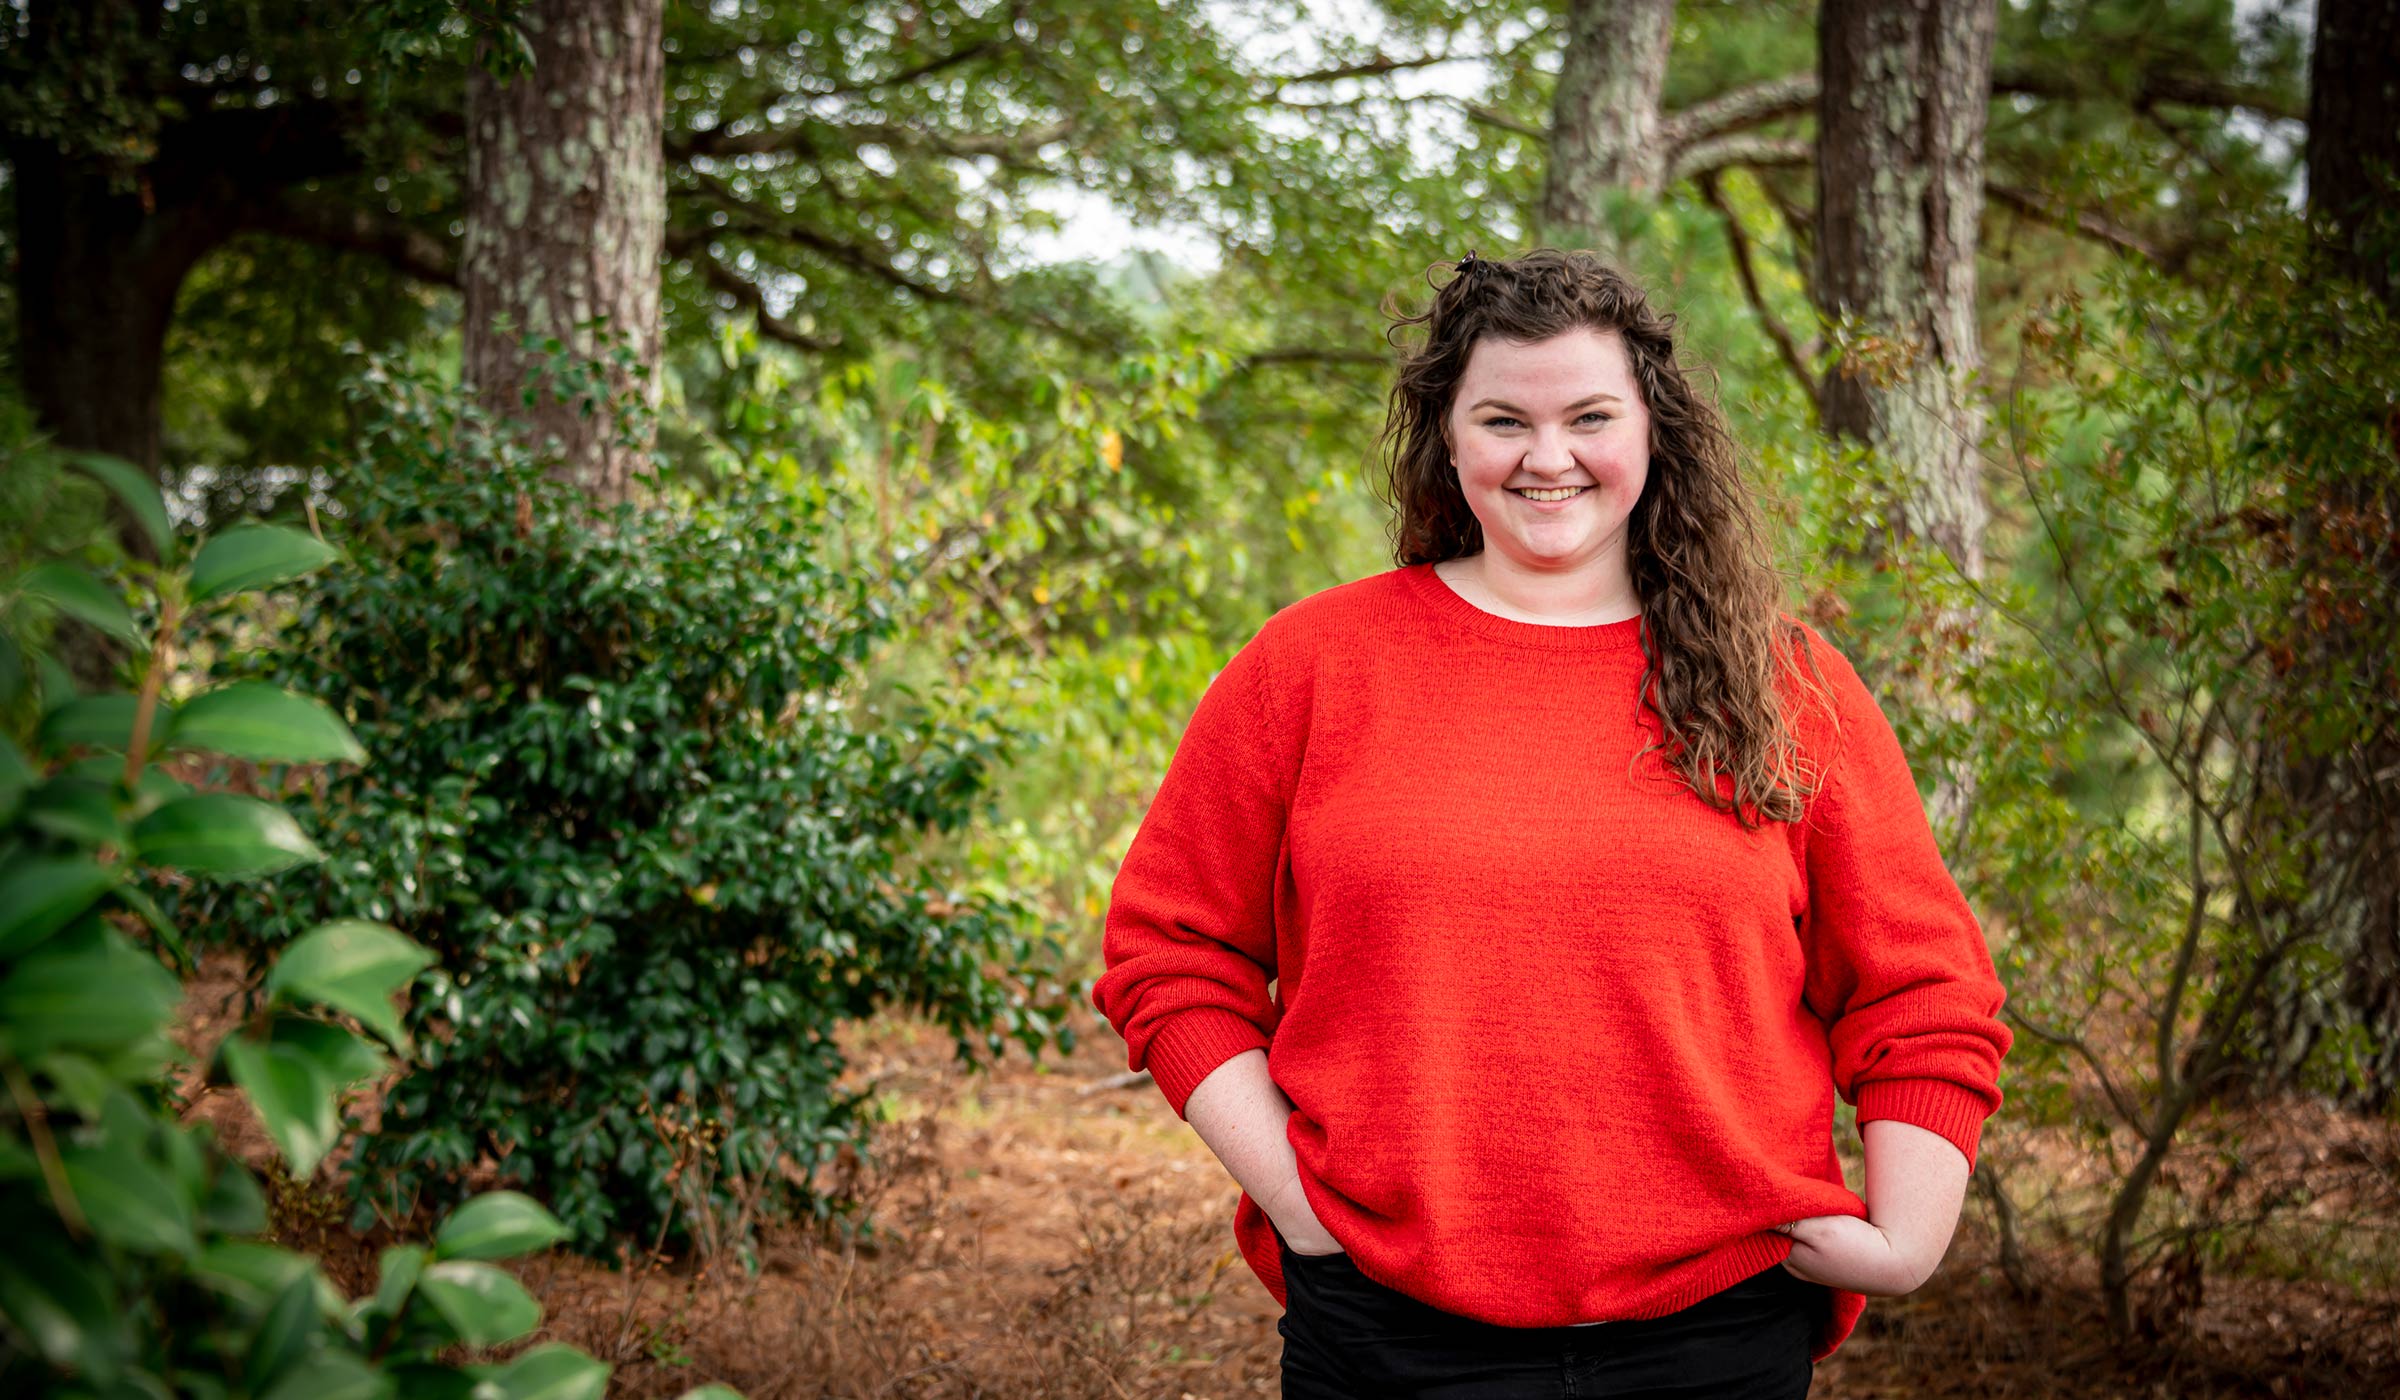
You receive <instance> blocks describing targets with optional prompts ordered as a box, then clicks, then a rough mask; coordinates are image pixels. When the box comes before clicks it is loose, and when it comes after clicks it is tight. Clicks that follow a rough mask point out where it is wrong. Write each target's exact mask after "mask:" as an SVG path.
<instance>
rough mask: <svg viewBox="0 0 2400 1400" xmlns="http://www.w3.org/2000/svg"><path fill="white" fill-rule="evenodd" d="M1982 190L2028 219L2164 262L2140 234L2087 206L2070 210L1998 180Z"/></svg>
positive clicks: (2154, 260) (1996, 201) (1987, 184)
mask: <svg viewBox="0 0 2400 1400" xmlns="http://www.w3.org/2000/svg"><path fill="white" fill-rule="evenodd" d="M1983 192H1984V194H1986V195H1987V196H1989V197H1990V198H1991V200H1992V202H1993V203H1995V204H2002V205H2006V206H2007V207H2009V208H2011V209H2014V210H2016V211H2017V212H2018V213H2020V214H2023V215H2024V216H2026V217H2027V218H2029V219H2034V220H2037V221H2039V222H2041V223H2045V224H2048V225H2050V226H2051V227H2053V228H2062V229H2065V230H2067V231H2068V232H2070V233H2080V234H2082V235H2083V236H2084V237H2086V238H2090V239H2094V240H2096V241H2098V242H2101V243H2105V244H2107V245H2108V246H2110V247H2112V248H2114V249H2116V250H2117V251H2118V252H2121V253H2137V254H2139V255H2141V256H2142V257H2144V258H2147V259H2148V260H2150V261H2151V262H2155V263H2163V262H2164V261H2165V259H2163V258H2162V257H2161V256H2160V254H2159V250H2158V249H2157V248H2155V247H2153V246H2151V244H2150V243H2149V242H2148V240H2146V239H2144V238H2143V237H2142V236H2141V235H2140V234H2137V233H2135V232H2133V231H2132V230H2130V229H2127V228H2124V227H2122V226H2121V225H2118V224H2114V223H2111V222H2109V221H2108V220H2107V219H2104V218H2102V217H2101V216H2099V215H2098V214H2095V213H2092V212H2091V211H2090V210H2088V209H2069V208H2066V207H2065V206H2063V205H2061V204H2058V203H2057V202H2055V201H2052V200H2048V199H2044V198H2042V197H2041V196H2039V195H2036V194H2034V193H2032V192H2030V191H2027V190H2020V189H2017V188H2015V187H2013V186H2010V185H2003V184H2001V183H1999V182H1998V181H1994V180H1987V181H1985V182H1984V186H1983Z"/></svg>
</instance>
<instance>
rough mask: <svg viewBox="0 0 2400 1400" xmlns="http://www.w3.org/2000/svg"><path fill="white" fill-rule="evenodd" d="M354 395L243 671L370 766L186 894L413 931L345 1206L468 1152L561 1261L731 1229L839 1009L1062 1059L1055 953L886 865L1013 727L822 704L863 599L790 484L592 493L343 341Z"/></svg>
mask: <svg viewBox="0 0 2400 1400" xmlns="http://www.w3.org/2000/svg"><path fill="white" fill-rule="evenodd" d="M553 379H554V380H555V381H557V382H575V376H573V375H571V374H554V375H553ZM583 382H588V383H591V384H594V385H597V384H598V383H599V382H600V381H599V379H598V377H597V376H596V375H585V376H583ZM356 392H357V397H358V399H359V401H360V405H361V410H362V413H363V415H364V421H365V427H364V430H363V435H362V438H361V441H360V443H359V446H358V450H357V452H356V454H355V456H354V458H353V459H352V460H351V461H349V462H348V463H347V465H346V466H345V467H343V468H342V469H340V470H338V471H336V472H335V473H334V474H333V477H332V480H331V481H330V483H329V485H328V487H327V495H326V500H327V505H326V510H327V512H328V513H329V514H332V515H336V516H338V518H339V520H340V527H339V528H340V529H341V531H342V532H343V535H344V537H345V539H346V540H347V542H348V543H349V544H350V546H351V550H350V558H349V560H348V561H347V562H346V563H345V564H344V565H342V566H341V567H339V568H337V569H336V570H334V571H332V572H331V574H330V575H329V576H328V578H327V580H326V582H325V584H324V586H323V587H322V588H321V589H319V590H318V591H317V592H316V594H315V595H314V596H313V597H312V598H310V599H309V600H308V601H307V602H306V604H305V605H304V606H303V607H302V608H301V609H300V610H299V611H298V613H297V614H296V615H295V617H294V618H293V620H292V623H291V625H290V627H289V628H288V629H287V631H286V632H285V634H284V641H283V644H282V645H280V646H278V647H277V648H275V649H273V650H272V651H271V652H269V653H267V654H266V659H267V660H268V661H270V662H271V663H272V665H271V668H270V671H271V674H272V675H273V677H274V678H275V679H276V680H277V681H279V682H281V683H284V684H289V685H291V686H294V687H295V688H297V689H300V690H302V691H306V692H310V693H313V694H316V695H318V696H320V697H322V698H323V699H324V700H325V701H327V702H328V703H329V704H331V705H332V706H333V707H334V708H335V709H337V710H340V711H342V712H343V713H345V714H347V715H348V716H349V717H350V719H351V722H352V723H353V724H354V725H355V726H356V728H357V730H358V732H359V734H360V735H361V736H362V737H363V738H364V740H365V741H366V742H367V744H368V745H369V747H370V748H372V750H373V751H374V752H375V754H376V763H375V764H374V766H373V767H372V768H371V769H362V770H357V771H342V772H336V773H331V774H328V775H327V776H326V778H325V780H324V782H323V783H322V784H321V786H320V787H319V789H318V791H317V794H316V797H315V802H314V807H315V814H316V819H317V821H318V822H319V824H320V827H321V830H322V833H323V839H324V841H325V844H326V845H327V847H328V848H329V849H330V851H331V852H332V858H331V859H330V860H328V861H327V862H326V863H325V864H323V865H321V866H318V867H313V868H311V869H310V870H308V871H306V872H295V873H294V874H293V875H292V876H290V877H287V878H285V879H283V880H282V881H281V882H280V884H279V885H278V888H277V889H276V892H275V897H274V898H273V899H271V900H268V901H258V900H218V901H215V902H214V904H213V905H212V916H213V917H214V918H215V919H218V920H222V921H223V923H224V925H225V926H226V927H228V928H231V929H233V930H235V931H236V933H235V936H236V937H237V938H238V939H239V940H240V941H242V942H245V943H246V944H248V945H249V946H252V947H268V946H272V945H274V944H276V943H279V942H281V941H282V940H283V939H285V938H287V937H289V936H291V935H292V934H293V933H294V932H296V931H297V930H299V929H302V928H305V927H307V926H308V925H309V924H310V923H312V922H314V921H316V920H318V919H321V918H323V917H325V914H326V911H329V910H335V909H353V908H355V909H362V910H365V911H367V912H368V913H369V914H371V915H372V916H373V917H375V918H378V919H383V920H386V921H389V922H390V923H392V924H394V925H396V926H398V927H400V928H402V929H405V930H407V931H408V932H409V933H410V934H411V935H412V936H414V937H416V938H418V939H420V940H422V941H423V942H424V943H425V944H426V945H427V946H429V947H431V948H432V949H434V950H435V951H436V952H437V953H438V955H439V964H438V966H437V967H436V969H435V970H434V971H432V972H431V973H430V974H429V975H428V979H427V994H426V995H424V996H421V997H420V998H418V999H417V1001H416V1002H415V1004H414V1006H413V1008H412V1010H411V1013H410V1017H409V1027H410V1029H411V1030H414V1031H417V1032H419V1033H420V1034H421V1036H422V1039H423V1052H422V1059H421V1062H420V1063H419V1064H418V1065H417V1066H416V1067H414V1068H413V1069H412V1071H411V1073H410V1074H409V1075H408V1077H407V1078H406V1079H404V1080H403V1081H402V1082H401V1083H400V1084H399V1085H398V1086H397V1088H396V1089H394V1090H393V1091H392V1093H391V1095H390V1097H389V1098H388V1100H387V1102H386V1104H385V1107H384V1117H383V1124H382V1132H381V1133H380V1134H379V1135H377V1136H376V1137H375V1138H374V1139H372V1140H371V1141H369V1142H367V1143H366V1144H365V1146H364V1148H363V1150H362V1152H361V1154H360V1159H359V1170H358V1173H357V1175H356V1177H355V1179H354V1180H355V1186H356V1190H357V1192H358V1207H357V1213H358V1219H359V1221H360V1222H361V1223H363V1222H364V1221H365V1220H367V1219H369V1218H371V1217H372V1215H373V1214H374V1213H376V1212H378V1211H384V1212H391V1213H395V1214H404V1213H406V1212H407V1211H409V1210H411V1209H413V1208H414V1207H415V1205H416V1204H418V1203H420V1202H422V1201H426V1200H429V1199H430V1200H433V1201H437V1202H438V1201H445V1200H448V1199H453V1198H455V1197H456V1196H457V1195H459V1194H460V1193H461V1192H463V1191H464V1190H465V1189H466V1187H467V1185H468V1183H469V1181H470V1180H472V1179H480V1178H482V1177H486V1176H488V1177H492V1178H496V1179H498V1180H501V1181H506V1182H513V1183H518V1184H522V1185H524V1186H525V1187H527V1189H529V1190H530V1191H532V1192H533V1193H534V1194H536V1195H539V1196H541V1197H542V1198H544V1199H545V1200H547V1201H548V1202H549V1203H550V1204H551V1206H552V1207H553V1208H554V1209H555V1210H556V1211H557V1212H558V1214H559V1216H560V1217H561V1219H562V1220H563V1221H564V1222H565V1224H566V1227H567V1229H568V1231H569V1238H570V1240H571V1242H572V1243H573V1245H575V1246H576V1247H577V1248H580V1249H583V1250H586V1251H590V1252H594V1253H604V1252H606V1250H607V1248H608V1247H609V1246H610V1245H611V1244H612V1243H614V1242H618V1241H620V1240H621V1239H622V1237H623V1236H626V1235H631V1236H632V1237H633V1238H634V1239H635V1240H636V1241H638V1242H639V1243H640V1244H642V1245H645V1246H648V1245H651V1244H653V1242H666V1243H673V1244H677V1245H691V1246H696V1247H699V1248H701V1249H703V1250H714V1249H718V1248H726V1247H732V1248H742V1247H746V1243H747V1241H748V1240H749V1238H750V1227H751V1226H752V1224H753V1223H754V1222H755V1221H756V1220H758V1219H760V1218H762V1217H764V1216H766V1215H769V1214H775V1213H782V1212H785V1211H789V1210H792V1209H795V1208H800V1207H806V1208H808V1209H810V1210H812V1211H816V1212H819V1213H824V1212H825V1211H826V1210H827V1209H828V1204H829V1203H826V1202H823V1201H821V1200H818V1199H817V1198H815V1197H814V1196H813V1195H812V1194H811V1192H810V1190H809V1187H810V1183H811V1179H812V1174H813V1172H814V1171H815V1170H816V1168H817V1167H818V1166H819V1165H820V1164H821V1163H823V1162H824V1161H826V1160H828V1159H830V1158H832V1157H833V1156H834V1155H835V1154H836V1153H837V1152H839V1151H840V1150H841V1149H842V1147H843V1145H844V1144H849V1143H853V1142H855V1141H856V1140H857V1139H858V1137H859V1136H860V1134H859V1131H858V1129H859V1125H860V1123H861V1121H862V1114H861V1112H860V1104H861V1102H862V1101H863V1100H864V1099H865V1098H866V1096H865V1095H863V1094H850V1093H844V1092H842V1091H841V1090H840V1089H839V1088H838V1087H837V1085H836V1080H837V1078H838V1076H839V1074H840V1072H841V1070H842V1068H843V1060H842V1057H841V1055H840V1052H839V1049H838V1047H837V1045H836V1043H835V1041H834V1032H835V1029H836V1027H837V1026H838V1025H839V1023H841V1022H842V1021H844V1020H846V1019H853V1018H861V1017H865V1016H867V1015H869V1014H870V1013H872V1012H873V1011H875V1010H876V1009H878V1008H879V1007H881V1006H884V1005H887V1004H902V1005H907V1006H910V1007H913V1008H916V1009H918V1010H921V1011H923V1012H925V1013H927V1014H928V1015H930V1016H932V1017H934V1018H936V1019H937V1020H938V1021H939V1022H940V1023H941V1024H943V1025H944V1026H945V1027H946V1028H948V1029H949V1030H950V1031H951V1032H952V1033H953V1034H954V1035H955V1036H956V1038H957V1040H958V1050H959V1055H960V1057H961V1058H962V1059H965V1060H968V1061H970V1062H972V1061H973V1060H974V1059H975V1057H976V1055H977V1054H978V1053H979V1051H989V1052H990V1053H994V1054H997V1053H999V1052H1000V1051H1001V1050H1002V1049H1003V1047H1004V1044H1005V1042H1006V1040H1007V1039H1008V1038H1012V1037H1013V1038H1014V1039H1016V1040H1018V1041H1020V1042H1021V1043H1023V1044H1024V1045H1025V1046H1026V1047H1027V1048H1028V1049H1029V1050H1031V1051H1034V1052H1036V1053H1038V1051H1039V1049H1040V1047H1041V1046H1042V1045H1044V1044H1046V1043H1051V1042H1053V1041H1055V1043H1057V1044H1059V1045H1061V1046H1068V1045H1071V1043H1072V1040H1071V1035H1072V1032H1071V1031H1068V1030H1067V1029H1065V1026H1064V1020H1065V1016H1066V1013H1067V1011H1068V1009H1069V1008H1070V1006H1071V1005H1072V1004H1073V1000H1074V994H1073V991H1072V989H1071V988H1068V987H1065V986H1063V985H1061V984H1060V982H1059V980H1058V978H1057V977H1055V976H1053V975H1051V973H1050V971H1049V970H1048V968H1047V966H1046V964H1048V963H1049V962H1051V961H1053V960H1055V959H1056V958H1058V957H1059V956H1060V949H1059V945H1058V940H1057V939H1056V938H1055V937H1053V936H1052V935H1051V934H1050V933H1049V932H1048V931H1047V930H1046V929H1044V928H1042V927H1041V926H1040V925H1039V922H1038V920H1036V919H1035V918H1034V917H1033V915H1032V914H1031V911H1030V910H1029V909H1028V908H1027V907H1026V906H1025V905H1024V904H1023V903H1021V902H1020V901H1019V900H1018V899H1017V898H1016V897H1015V896H1014V895H1013V894H1011V893H1009V892H1006V891H1003V890H998V889H991V888H981V887H964V888H962V887H960V885H959V884H954V883H953V882H952V879H951V877H950V876H949V874H948V873H947V872H944V871H942V870H939V869H934V868H920V864H921V863H920V862H918V861H916V860H913V859H911V858H910V856H909V854H908V852H907V850H906V847H907V844H908V841H909V838H910V837H911V835H912V833H915V832H919V831H925V830H934V831H949V830H952V829H954V828H956V827H958V826H959V825H960V824H961V823H963V822H964V821H966V820H967V819H968V817H969V816H970V815H972V813H973V812H974V810H975V807H976V803H977V801H978V799H979V795H980V794H981V793H982V791H983V788H984V785H985V782H986V778H987V774H988V772H989V771H990V769H991V767H992V766H993V765H994V764H996V763H998V762H1000V761H1002V760H1003V759H1004V757H1005V756H1006V752H1007V745H1008V742H1009V740H1010V737H1011V736H1010V733H1009V732H1008V731H1005V730H994V729H992V728H990V727H988V726H986V725H985V724H984V723H983V721H984V720H986V719H987V718H988V711H980V710H979V711H977V712H976V714H975V715H974V717H973V722H972V723H970V724H968V725H964V726H961V725H956V724H953V723H951V722H948V721H946V720H940V719H937V718H936V717H935V716H934V715H933V714H932V712H931V711H930V710H929V709H928V707H926V706H925V705H924V704H922V703H920V702H919V701H918V700H917V699H916V697H915V695H914V693H913V692H910V693H908V694H907V699H906V701H905V703H904V704H902V705H901V706H900V707H899V710H898V713H895V714H892V715H890V716H886V717H884V719H883V721H882V722H881V724H880V725H878V726H872V727H871V726H869V725H867V724H865V723H862V722H861V720H860V717H858V716H856V715H855V714H854V712H853V711H854V703H855V702H854V700H853V698H852V697H851V696H850V695H848V694H847V693H846V690H847V682H848V681H849V680H850V679H851V676H852V673H853V671H854V669H855V668H856V667H858V665H859V663H860V662H861V661H862V660H863V659H864V658H866V657H867V655H868V654H869V651H870V648H871V647H872V646H873V645H874V643H875V642H876V641H877V640H878V639H879V638H881V637H883V636H885V635H887V634H888V633H889V632H890V630H891V628H892V626H893V620H892V610H891V609H890V608H888V607H887V606H886V603H885V595H884V594H882V593H880V592H879V591H878V589H880V588H887V587H893V586H895V585H894V584H893V583H891V582H888V581H887V582H884V583H871V582H870V581H868V580H867V579H866V578H864V577H842V576H837V575H836V574H834V573H832V572H829V571H828V570H827V569H825V568H824V567H823V566H822V565H821V564H820V563H819V562H818V559H817V556H816V552H815V550H814V545H815V543H816V540H817V536H818V534H819V532H820V531H821V530H822V529H823V528H824V526H825V524H826V517H827V513H828V507H829V502H828V501H827V500H826V499H825V498H824V496H823V495H822V494H821V492H811V491H809V490H807V489H805V488H802V489H789V488H783V487H775V486H765V485H758V486H750V487H745V488H741V489H739V490H737V491H736V493H735V494H733V495H730V496H729V497H727V498H725V499H722V500H714V501H706V500H693V499H688V498H678V497H676V496H675V495H674V494H673V492H672V491H671V489H670V488H669V487H668V486H667V485H666V484H665V483H663V482H662V481H661V480H660V479H659V477H658V475H657V474H656V473H655V472H652V473H650V474H649V475H648V476H647V477H646V478H645V480H644V482H643V483H642V485H643V487H644V489H645V490H646V491H647V492H650V493H654V494H653V495H652V497H651V499H650V500H649V501H648V502H647V503H644V504H639V505H637V504H630V503H628V504H621V505H616V506H613V507H602V506H599V505H596V504H595V503H593V502H591V501H590V500H588V499H586V497H585V496H584V495H583V493H582V492H581V491H579V490H578V489H577V488H576V487H574V486H573V485H571V484H568V483H565V482H562V481H561V480H558V479H556V478H555V477H554V476H553V475H551V474H549V473H547V472H546V471H545V470H544V468H545V465H546V464H545V463H544V462H543V461H542V460H541V459H539V458H537V457H535V456H532V455H529V454H528V453H526V452H525V451H523V450H522V449H520V448H519V447H518V446H517V445H516V444H515V443H514V442H513V441H512V440H511V438H510V437H509V435H508V434H506V433H503V432H499V431H495V430H494V428H493V427H492V425H490V424H488V423H487V422H486V421H484V420H483V419H482V418H481V417H480V416H479V415H478V414H477V413H476V412H475V411H473V409H472V408H471V407H470V406H468V405H466V404H465V403H464V402H463V401H462V400H461V398H460V396H458V395H456V394H455V393H453V392H451V391H447V390H445V389H442V388H440V387H437V386H436V385H434V384H432V383H430V382H428V381H426V380H423V379H421V378H414V377H411V376H409V375H408V374H406V373H403V372H401V371H398V370H396V369H394V368H392V367H390V366H388V365H385V364H383V363H380V362H376V361H369V362H368V364H367V366H366V369H365V371H364V372H363V374H362V375H361V377H360V379H359V381H358V385H357V390H356ZM613 411H615V412H618V413H620V414H628V413H632V412H636V411H638V409H637V408H636V407H635V406H633V405H629V404H622V403H620V404H616V405H614V406H613ZM962 883H963V882H962Z"/></svg>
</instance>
